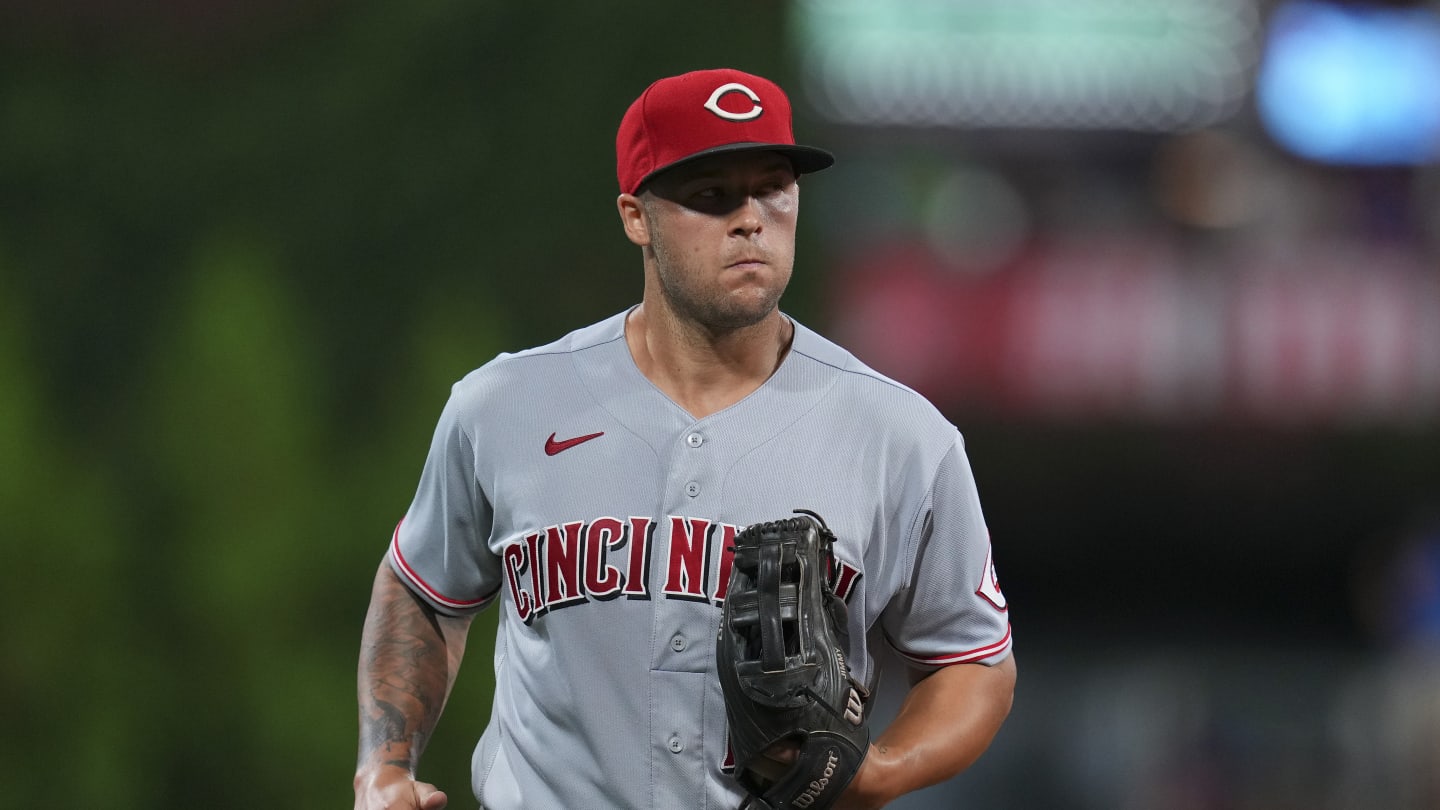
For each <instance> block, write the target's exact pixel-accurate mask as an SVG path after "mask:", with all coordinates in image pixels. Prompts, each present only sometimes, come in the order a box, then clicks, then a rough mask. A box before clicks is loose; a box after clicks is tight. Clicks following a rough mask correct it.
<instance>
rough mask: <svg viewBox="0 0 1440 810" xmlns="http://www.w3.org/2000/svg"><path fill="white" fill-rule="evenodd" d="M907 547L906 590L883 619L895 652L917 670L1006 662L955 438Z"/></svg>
mask: <svg viewBox="0 0 1440 810" xmlns="http://www.w3.org/2000/svg"><path fill="white" fill-rule="evenodd" d="M906 548H907V555H906V558H905V565H906V566H907V569H908V576H909V580H908V583H907V584H906V585H905V586H904V587H902V588H901V589H900V591H899V592H897V593H896V594H895V596H894V598H892V599H891V601H890V603H889V605H888V606H887V607H886V608H885V610H884V612H883V613H882V614H881V626H882V628H883V629H884V632H885V636H886V638H887V639H888V640H889V642H890V644H891V645H892V646H893V647H894V648H895V651H896V652H897V653H899V655H900V656H901V657H902V658H904V659H905V660H906V661H907V662H908V663H910V664H911V665H912V666H916V667H919V668H922V669H933V668H936V667H942V666H947V665H950V664H961V663H982V664H995V663H999V662H1000V661H1002V660H1004V658H1005V657H1006V656H1007V655H1008V654H1009V652H1010V646H1011V639H1010V616H1009V605H1008V604H1007V602H1006V600H1005V596H1004V594H1003V593H1002V592H1001V591H1000V584H999V580H998V579H997V578H996V575H995V565H994V559H993V554H992V550H991V547H990V535H989V531H988V530H987V529H986V527H985V518H984V515H983V514H982V513H981V510H980V498H979V495H978V494H977V492H976V488H975V478H974V475H973V474H972V471H971V469H970V462H969V459H968V457H967V456H966V454H965V448H964V443H963V441H962V439H961V438H960V436H959V434H958V432H957V433H956V437H955V446H954V447H953V448H952V449H951V450H950V451H949V452H947V453H946V454H945V456H944V458H943V459H942V460H941V462H940V465H939V467H938V469H937V471H936V474H935V477H934V482H933V485H932V487H931V490H930V493H929V495H928V496H927V497H926V498H925V501H924V503H923V504H922V505H921V509H920V513H919V515H918V516H917V518H916V520H915V526H914V528H913V529H912V530H911V532H910V537H909V538H907V542H906Z"/></svg>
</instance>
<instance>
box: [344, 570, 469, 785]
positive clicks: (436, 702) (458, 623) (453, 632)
mask: <svg viewBox="0 0 1440 810" xmlns="http://www.w3.org/2000/svg"><path fill="white" fill-rule="evenodd" d="M469 627H470V618H469V617H462V618H455V617H451V616H445V615H442V614H439V613H436V612H435V610H434V609H433V608H431V607H430V606H429V605H428V604H426V603H425V602H423V601H422V600H421V599H420V598H419V597H417V596H416V595H415V594H414V593H413V592H412V591H411V590H410V589H409V588H408V587H406V586H405V585H404V583H402V582H401V581H400V579H399V578H398V577H397V576H396V575H395V573H394V571H393V570H392V569H391V568H390V565H389V563H387V562H382V563H381V564H380V570H379V571H378V572H376V575H375V585H374V588H373V590H372V591H371V594H370V609H369V612H368V614H367V615H366V617H365V630H364V633H363V635H362V637H361V644H360V665H359V677H358V686H359V699H360V755H359V760H358V762H357V764H356V768H355V808H356V810H369V808H412V807H413V808H422V809H423V810H435V809H436V808H441V807H444V806H445V802H446V797H445V794H444V793H442V792H440V791H439V790H437V789H436V788H435V787H434V786H433V785H429V784H426V783H424V782H418V781H416V780H415V768H416V766H417V765H418V763H419V761H420V755H421V754H422V753H423V752H424V750H425V744H426V743H427V742H428V741H429V739H430V735H431V733H432V732H433V731H434V730H435V725H436V723H437V722H438V721H439V719H440V712H441V710H442V709H444V707H445V700H446V699H447V698H448V697H449V695H450V688H451V687H452V686H453V685H454V683H455V675H456V673H457V672H458V671H459V668H460V660H461V658H462V657H463V656H464V654H465V636H466V633H467V631H468V630H469Z"/></svg>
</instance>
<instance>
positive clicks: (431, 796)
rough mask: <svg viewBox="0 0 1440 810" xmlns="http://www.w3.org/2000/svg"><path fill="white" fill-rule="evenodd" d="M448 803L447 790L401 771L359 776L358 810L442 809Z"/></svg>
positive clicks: (384, 771)
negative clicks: (417, 779)
mask: <svg viewBox="0 0 1440 810" xmlns="http://www.w3.org/2000/svg"><path fill="white" fill-rule="evenodd" d="M448 802H449V797H447V796H446V795H445V792H444V791H442V790H440V789H439V788H437V787H435V786H434V785H432V784H430V783H428V782H420V781H416V779H415V778H414V777H412V776H411V775H410V773H409V771H406V770H403V769H400V768H385V769H383V770H382V771H381V772H380V773H377V774H373V775H359V776H356V777H355V810H442V808H444V807H445V805H446V804H447V803H448Z"/></svg>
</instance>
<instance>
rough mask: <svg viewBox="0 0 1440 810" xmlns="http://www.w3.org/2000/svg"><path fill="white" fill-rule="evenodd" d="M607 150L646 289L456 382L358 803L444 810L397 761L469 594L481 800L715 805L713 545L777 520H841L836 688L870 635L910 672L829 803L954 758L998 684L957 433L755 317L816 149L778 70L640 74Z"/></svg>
mask: <svg viewBox="0 0 1440 810" xmlns="http://www.w3.org/2000/svg"><path fill="white" fill-rule="evenodd" d="M616 159H617V171H618V176H619V181H620V191H621V194H620V196H619V198H618V200H617V206H618V209H619V214H620V221H621V226H622V228H623V231H624V234H625V236H626V237H627V238H628V239H629V240H630V241H631V242H633V243H634V244H635V245H637V246H638V247H639V248H640V252H641V255H642V258H643V266H644V291H643V296H642V299H641V301H640V303H639V304H638V305H636V306H634V307H633V308H631V309H629V310H627V311H624V312H621V313H618V314H616V315H614V316H612V317H609V318H606V319H605V320H602V321H600V322H599V323H596V324H593V325H591V326H587V327H584V328H582V329H579V330H577V331H574V332H571V333H570V334H568V335H566V336H564V337H562V338H560V339H559V340H557V341H555V342H554V343H551V344H549V345H547V346H541V347H539V348H534V349H530V350H528V351H522V352H517V353H513V354H501V355H500V356H498V357H496V358H494V359H493V360H491V361H490V362H488V363H486V364H485V365H484V366H482V367H480V368H479V369H477V370H475V371H473V372H471V373H470V374H469V375H467V376H466V377H464V378H463V379H462V380H460V381H459V382H458V383H456V384H455V386H454V387H453V389H452V391H451V396H450V399H449V401H448V403H447V404H446V406H445V408H444V410H443V412H442V413H441V415H440V418H439V423H438V426H437V428H436V431H435V434H434V439H433V441H432V443H431V445H430V450H429V455H428V457H427V459H426V462H425V466H424V469H423V472H422V473H421V475H420V481H419V486H418V489H417V491H416V493H415V497H414V500H413V501H412V502H411V504H410V507H409V509H408V511H407V512H406V513H405V515H404V518H403V519H402V520H401V521H400V523H399V525H398V526H397V527H396V529H395V531H394V535H393V538H392V540H391V542H390V545H389V548H388V552H387V553H386V555H385V558H384V561H383V562H382V564H381V565H380V568H379V571H378V573H377V575H376V578H375V582H374V589H373V592H372V596H371V603H370V609H369V613H368V615H367V618H366V622H365V630H364V635H363V640H362V651H361V657H360V665H359V701H360V752H359V763H358V767H357V772H356V776H355V783H354V785H355V807H356V808H357V809H358V808H427V809H433V808H437V807H443V806H445V803H446V801H447V799H446V795H445V794H444V793H442V792H440V791H439V790H437V788H436V787H435V786H433V785H430V784H427V783H425V782H421V781H418V780H417V779H416V778H415V772H416V767H417V764H418V762H419V760H420V756H421V753H422V752H423V750H424V748H425V743H426V741H427V739H428V737H429V736H430V733H431V731H432V729H433V728H434V726H435V724H436V721H437V719H438V718H439V716H440V713H441V709H442V707H443V706H444V703H445V699H446V696H447V693H448V690H449V688H450V686H451V684H452V683H453V681H454V677H455V673H456V669H457V667H458V666H459V664H460V660H461V657H462V655H463V652H464V648H465V638H466V630H467V626H468V624H469V622H470V619H471V617H472V616H474V615H475V614H476V613H477V612H478V611H481V610H485V609H490V610H498V611H500V617H499V630H498V634H497V637H496V639H495V653H494V667H495V695H494V706H493V710H492V713H491V716H490V718H489V722H488V724H487V725H486V726H485V729H484V733H483V735H482V736H481V738H480V740H479V744H478V745H477V747H476V749H475V752H474V756H473V760H472V761H473V769H472V784H471V788H472V789H473V791H474V794H475V796H476V798H477V799H478V800H479V802H480V804H481V806H482V807H483V808H485V809H486V810H520V808H524V809H525V810H578V809H579V808H585V809H586V810H592V809H593V808H625V809H626V810H634V809H635V808H657V810H658V809H660V808H663V809H664V810H674V809H675V808H724V809H725V810H729V808H734V807H737V806H738V805H739V804H740V803H741V800H742V798H743V796H744V792H743V791H742V790H741V789H740V787H739V786H738V785H737V784H736V782H735V780H734V779H733V777H732V776H731V775H730V774H729V773H727V769H728V767H729V765H730V763H727V758H728V757H729V756H730V752H729V750H728V747H727V739H726V721H725V710H724V706H723V705H722V703H721V699H722V698H721V694H720V689H719V686H718V684H717V679H716V674H715V646H714V645H715V637H716V628H717V622H718V621H719V618H720V615H721V606H722V604H723V601H724V599H725V590H726V584H727V582H728V581H729V575H730V565H731V562H732V559H733V548H732V547H731V546H732V542H733V540H734V538H735V536H736V534H737V532H739V531H740V530H741V529H743V528H744V527H745V526H747V525H749V524H751V523H754V522H757V521H762V520H767V519H769V518H772V517H774V516H775V515H777V514H779V515H783V514H788V513H790V512H791V510H793V509H795V508H805V509H810V510H814V511H815V512H817V513H819V514H821V515H823V516H824V518H825V520H826V521H827V523H828V525H829V527H830V529H831V530H832V531H833V533H834V534H835V536H836V537H837V540H836V544H835V546H834V552H835V558H836V561H835V570H834V571H833V582H834V586H835V591H836V593H837V594H838V595H839V596H840V598H842V599H843V600H844V602H845V603H846V605H847V607H848V631H849V637H850V645H851V649H850V650H849V658H850V662H851V667H852V669H853V675H854V677H855V678H856V679H857V680H858V681H860V682H861V683H864V684H867V685H869V686H871V687H872V688H873V686H874V685H875V684H876V682H877V678H878V677H879V675H880V673H879V672H878V671H877V669H876V664H875V660H876V659H875V656H874V654H875V652H876V651H877V650H879V649H880V647H881V646H882V645H883V646H887V647H889V648H892V649H893V650H894V651H895V652H896V653H898V657H899V659H900V660H903V661H905V662H907V663H908V664H909V675H910V678H911V680H912V683H913V685H912V686H911V687H910V691H909V693H908V697H907V699H906V701H905V703H904V706H903V708H902V709H901V710H900V713H899V715H898V717H896V719H895V720H894V721H893V722H892V723H891V724H890V725H889V726H888V727H887V728H885V729H884V730H883V731H881V732H880V733H879V734H878V735H876V736H875V737H874V738H873V742H872V743H871V747H870V749H869V752H868V755H867V756H866V757H865V759H864V761H863V766H862V767H861V768H860V770H859V771H858V773H857V774H856V776H855V778H854V779H853V781H852V782H851V783H850V784H849V787H848V788H847V789H846V791H845V792H844V793H843V796H842V797H841V799H840V802H841V803H840V804H838V805H836V806H839V807H880V806H883V805H884V804H885V803H886V802H888V801H890V800H891V799H893V798H894V797H896V796H899V795H901V794H903V793H906V792H908V791H911V790H915V789H917V788H920V787H924V786H926V785H930V784H933V783H936V782H938V781H941V780H943V779H946V778H948V777H950V776H952V775H954V774H955V773H957V772H959V771H961V770H963V769H964V768H965V767H967V766H968V765H969V764H970V763H972V762H973V761H974V760H975V759H976V758H977V757H978V756H980V754H981V753H982V752H983V751H984V750H985V749H986V747H987V746H988V745H989V743H990V741H991V739H992V738H993V736H994V734H995V733H996V731H997V730H998V729H999V727H1000V725H1001V723H1002V722H1003V720H1004V718H1005V717H1006V715H1007V713H1008V712H1009V708H1010V703H1011V696H1012V693H1013V688H1014V681H1015V666H1014V663H1013V656H1012V654H1011V637H1010V624H1009V620H1008V613H1007V605H1006V601H1005V597H1004V596H1003V595H1002V593H1001V591H1000V588H999V585H998V583H997V581H996V578H995V570H994V566H993V563H992V559H991V548H990V540H989V535H988V532H987V530H986V527H985V522H984V519H983V517H982V514H981V509H980V503H979V500H978V497H977V495H976V489H975V483H974V479H973V477H972V475H971V470H970V465H969V462H968V459H967V457H966V453H965V447H964V443H963V441H962V439H961V437H960V435H959V433H958V431H957V430H956V428H955V427H954V426H953V425H951V424H949V423H948V422H947V421H946V420H945V419H944V418H943V417H942V416H941V415H940V414H939V413H938V411H936V409H935V408H934V407H933V406H931V405H930V404H929V403H928V402H926V401H925V400H924V399H923V398H921V397H920V396H919V395H917V394H916V393H915V392H913V391H911V390H909V389H907V388H905V387H903V386H901V385H899V384H897V383H895V382H893V381H891V380H889V379H887V378H885V377H884V376H882V375H880V374H878V373H876V372H875V371H873V370H871V369H869V368H867V367H866V366H864V365H863V364H861V363H860V362H858V361H857V360H856V359H855V358H854V357H853V356H851V355H850V354H849V353H848V352H846V351H845V350H844V349H842V348H840V347H839V346H836V345H835V344H833V343H831V342H830V341H828V340H826V339H825V338H823V337H821V336H820V335H819V334H817V333H815V332H813V331H811V330H810V329H807V328H806V327H805V326H803V325H801V324H799V323H797V322H796V321H795V320H794V319H792V318H790V317H788V316H786V315H785V314H783V312H782V311H781V310H780V309H779V308H778V304H779V300H780V297H781V294H782V293H783V292H784V290H785V287H786V284H787V282H788V281H789V279H790V274H791V270H792V265H793V262H794V252H795V230H796V218H797V215H798V214H799V204H800V192H799V184H798V182H797V178H798V177H799V176H800V175H803V174H806V173H809V172H815V171H819V170H821V169H824V168H826V167H828V166H829V165H831V163H832V162H833V158H832V157H831V155H830V154H829V153H827V152H824V151H822V150H819V149H816V148H813V147H808V146H801V145H797V144H796V143H795V140H794V137H793V135H792V132H791V114H790V103H789V101H788V99H787V98H786V96H785V94H784V93H783V92H782V91H781V89H780V88H779V87H777V86H776V85H775V84H773V83H771V82H770V81H768V80H766V79H764V78H761V77H759V76H755V75H751V74H748V73H743V72H740V71H736V70H728V69H725V70H704V71H697V72H693V73H687V74H684V75H681V76H674V77H670V78H665V79H661V80H660V81H657V82H655V83H654V84H652V85H651V86H650V87H649V88H648V89H646V90H645V91H644V93H643V94H642V95H641V96H640V97H639V98H638V99H636V101H635V102H634V103H633V104H632V105H631V106H630V108H629V109H628V111H627V112H626V113H625V115H624V117H623V119H622V121H621V123H620V128H619V134H618V137H617V141H616ZM902 677H903V673H902ZM785 757H786V752H785V751H784V750H777V751H776V752H775V758H776V759H777V760H778V761H780V762H782V763H783V761H784V759H785Z"/></svg>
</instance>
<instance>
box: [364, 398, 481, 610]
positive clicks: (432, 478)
mask: <svg viewBox="0 0 1440 810" xmlns="http://www.w3.org/2000/svg"><path fill="white" fill-rule="evenodd" d="M463 411H464V407H463V404H462V401H461V399H460V398H459V397H458V396H457V395H456V394H455V393H453V392H452V394H451V397H450V400H449V402H447V403H446V405H445V409H444V411H443V412H442V413H441V415H440V419H439V422H438V424H437V425H436V427H435V436H434V438H433V439H432V440H431V443H430V452H429V455H428V456H427V457H426V459H425V468H424V470H423V471H422V472H421V474H420V484H419V487H418V488H417V489H416V492H415V498H414V500H413V501H411V503H410V508H409V509H408V510H406V512H405V516H404V518H402V519H401V521H400V523H399V525H397V526H396V527H395V534H394V536H393V537H392V538H391V541H390V549H389V554H388V559H389V561H390V565H391V567H392V568H394V569H395V572H396V573H397V574H399V576H400V578H401V580H402V581H404V582H405V583H406V584H407V585H409V586H410V589H411V590H413V591H415V593H417V594H418V595H420V596H421V597H422V598H423V599H425V601H427V602H429V603H430V605H431V606H433V607H434V608H435V609H436V610H438V611H440V612H442V613H446V614H450V615H463V614H467V613H473V612H475V611H478V610H480V609H482V608H484V607H485V606H487V605H488V604H490V602H492V601H493V600H494V599H495V597H496V596H497V595H498V594H499V593H500V584H501V568H500V561H499V559H498V558H497V557H496V556H495V554H494V553H492V552H491V551H490V548H489V545H488V543H487V542H486V541H487V539H488V537H489V534H490V523H491V515H492V513H491V507H490V504H489V503H488V501H487V500H486V498H485V495H484V493H483V492H482V491H481V489H480V486H479V484H478V481H477V479H476V475H475V462H476V458H475V441H474V439H473V437H472V436H471V435H470V433H469V432H468V431H467V430H466V426H465V421H464V419H463V418H462V417H463Z"/></svg>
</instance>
